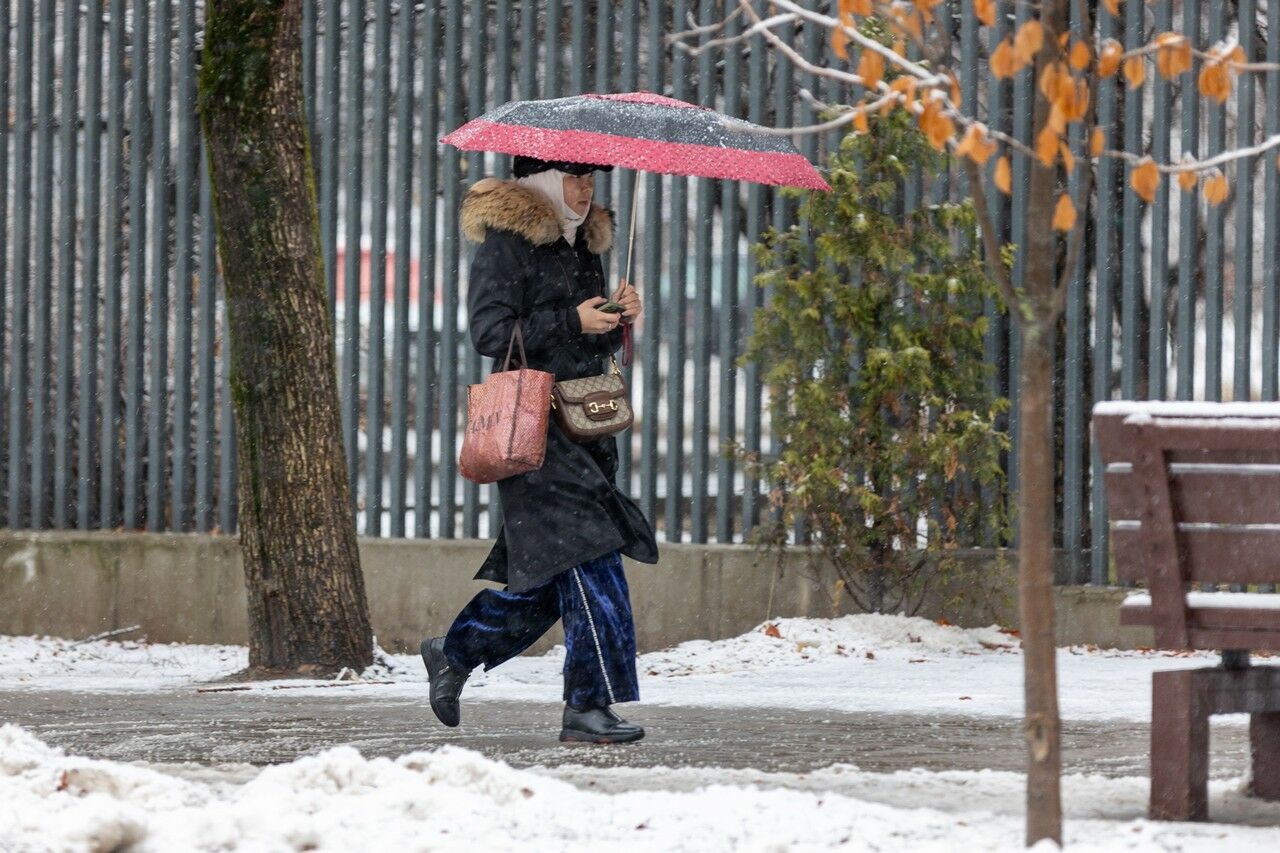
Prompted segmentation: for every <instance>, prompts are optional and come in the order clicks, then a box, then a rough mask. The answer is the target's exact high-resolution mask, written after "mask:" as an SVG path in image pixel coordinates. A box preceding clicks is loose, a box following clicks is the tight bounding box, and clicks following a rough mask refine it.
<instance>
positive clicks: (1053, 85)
mask: <svg viewBox="0 0 1280 853" xmlns="http://www.w3.org/2000/svg"><path fill="white" fill-rule="evenodd" d="M1066 73H1067V67H1066V66H1065V65H1063V64H1062V63H1061V62H1050V63H1047V64H1046V65H1045V67H1044V70H1043V71H1041V72H1040V94H1042V95H1044V97H1045V100H1047V101H1053V100H1054V99H1055V98H1057V97H1058V81H1059V79H1060V78H1061V77H1062V75H1064V74H1066Z"/></svg>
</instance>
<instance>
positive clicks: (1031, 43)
mask: <svg viewBox="0 0 1280 853" xmlns="http://www.w3.org/2000/svg"><path fill="white" fill-rule="evenodd" d="M1043 46H1044V26H1043V25H1042V24H1041V23H1040V22H1039V21H1037V20H1036V19H1035V18H1032V19H1031V20H1029V21H1027V22H1026V23H1025V24H1023V25H1022V26H1021V27H1019V28H1018V33H1017V35H1015V36H1014V38H1013V53H1014V55H1015V56H1017V57H1018V59H1019V60H1020V61H1021V62H1022V63H1023V64H1024V65H1025V64H1027V63H1030V62H1031V60H1033V59H1035V56H1036V54H1037V53H1039V52H1040V48H1041V47H1043Z"/></svg>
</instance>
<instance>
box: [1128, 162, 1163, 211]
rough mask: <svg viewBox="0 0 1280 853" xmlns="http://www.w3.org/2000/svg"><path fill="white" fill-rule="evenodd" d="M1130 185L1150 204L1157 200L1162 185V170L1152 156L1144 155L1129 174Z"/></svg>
mask: <svg viewBox="0 0 1280 853" xmlns="http://www.w3.org/2000/svg"><path fill="white" fill-rule="evenodd" d="M1129 186H1131V187H1133V191H1134V192H1136V193H1137V194H1138V196H1139V197H1140V198H1141V199H1142V200H1143V201H1145V202H1147V203H1148V204H1150V203H1151V202H1152V201H1154V200H1155V197H1156V189H1158V188H1159V186H1160V170H1159V169H1158V168H1156V164H1155V161H1153V160H1152V159H1151V158H1150V157H1143V158H1142V160H1141V162H1139V163H1138V165H1137V166H1136V167H1135V168H1134V170H1133V174H1131V175H1130V176H1129Z"/></svg>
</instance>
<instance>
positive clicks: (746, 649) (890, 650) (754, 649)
mask: <svg viewBox="0 0 1280 853" xmlns="http://www.w3.org/2000/svg"><path fill="white" fill-rule="evenodd" d="M1017 647H1018V640H1017V638H1016V637H1014V636H1013V635H1011V634H1010V633H1008V632H1006V631H1004V630H1002V629H1001V628H999V627H997V626H995V625H992V626H991V627H989V628H957V627H954V626H952V625H945V624H940V623H938V622H931V621H929V620H928V619H921V618H918V617H912V616H889V615H885V614H857V615H850V616H843V617H840V618H837V619H807V618H795V619H777V620H774V621H772V622H765V623H763V624H761V625H758V626H756V628H755V629H754V630H752V631H749V632H747V633H746V634H742V635H741V636H738V637H733V638H731V639H728V640H715V641H710V640H691V641H689V642H685V643H681V644H680V645H678V646H676V647H675V648H672V649H665V650H663V651H659V652H652V653H650V654H646V655H642V656H641V657H640V667H641V669H642V671H644V672H646V673H647V674H649V675H657V676H671V675H695V674H707V673H716V672H743V671H750V670H756V669H761V668H767V667H774V666H794V665H800V664H805V663H817V662H819V661H831V660H833V659H836V658H848V657H857V656H861V657H863V658H866V659H868V660H875V659H876V657H877V655H881V656H897V657H903V656H906V657H907V658H908V659H911V658H920V657H922V656H924V655H926V654H928V655H934V656H956V655H981V654H984V653H992V652H995V653H1009V652H1012V651H1014V650H1016V649H1017Z"/></svg>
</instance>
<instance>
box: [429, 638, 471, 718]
mask: <svg viewBox="0 0 1280 853" xmlns="http://www.w3.org/2000/svg"><path fill="white" fill-rule="evenodd" d="M430 643H431V641H430V640H423V641H422V645H420V646H419V647H418V651H419V652H420V653H421V655H422V663H423V665H424V666H425V667H426V668H427V682H428V687H427V690H428V691H429V690H430V689H431V687H430V681H431V673H432V672H434V671H435V670H434V669H432V666H431V664H432V659H433V658H434V657H435V655H434V654H433V650H432V648H431V645H430ZM428 701H429V702H430V703H431V713H433V714H435V715H436V719H437V720H439V721H440V722H441V723H443V724H444V725H446V726H448V727H449V728H451V729H454V728H457V727H458V724H459V723H461V722H462V714H461V712H459V713H458V716H457V719H453V715H448V717H446V715H444V714H442V713H440V708H439V707H437V705H436V703H435V700H430V699H429V700H428Z"/></svg>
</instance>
